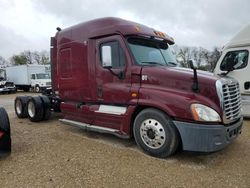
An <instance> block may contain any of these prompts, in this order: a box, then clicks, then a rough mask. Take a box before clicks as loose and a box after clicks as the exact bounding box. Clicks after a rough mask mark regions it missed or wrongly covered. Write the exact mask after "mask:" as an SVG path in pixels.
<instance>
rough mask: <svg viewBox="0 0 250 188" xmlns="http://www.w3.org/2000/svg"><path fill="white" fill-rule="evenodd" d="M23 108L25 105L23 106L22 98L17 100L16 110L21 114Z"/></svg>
mask: <svg viewBox="0 0 250 188" xmlns="http://www.w3.org/2000/svg"><path fill="white" fill-rule="evenodd" d="M22 110H23V107H22V102H21V101H20V100H17V101H16V112H17V113H18V114H21V113H22Z"/></svg>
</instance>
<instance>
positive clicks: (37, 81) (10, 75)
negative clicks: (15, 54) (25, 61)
mask: <svg viewBox="0 0 250 188" xmlns="http://www.w3.org/2000/svg"><path fill="white" fill-rule="evenodd" d="M6 76H7V79H8V80H9V81H11V82H14V84H15V85H16V88H17V89H20V90H24V91H29V90H30V89H32V90H34V91H36V92H40V91H42V90H44V89H46V88H49V87H51V77H50V66H47V65H18V66H12V67H6Z"/></svg>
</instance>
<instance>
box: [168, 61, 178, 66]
mask: <svg viewBox="0 0 250 188" xmlns="http://www.w3.org/2000/svg"><path fill="white" fill-rule="evenodd" d="M168 64H169V65H172V66H177V63H175V62H171V61H169V62H168Z"/></svg>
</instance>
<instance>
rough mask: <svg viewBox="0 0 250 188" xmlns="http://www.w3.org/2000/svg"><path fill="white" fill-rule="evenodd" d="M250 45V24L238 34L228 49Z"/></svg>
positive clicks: (227, 45) (228, 45)
mask: <svg viewBox="0 0 250 188" xmlns="http://www.w3.org/2000/svg"><path fill="white" fill-rule="evenodd" d="M249 45H250V24H248V25H247V26H246V27H244V28H243V29H242V30H241V31H240V32H239V33H237V34H236V35H235V36H234V37H233V38H232V39H231V40H230V41H229V42H228V43H227V44H226V45H225V47H224V48H225V49H227V48H236V47H242V46H249Z"/></svg>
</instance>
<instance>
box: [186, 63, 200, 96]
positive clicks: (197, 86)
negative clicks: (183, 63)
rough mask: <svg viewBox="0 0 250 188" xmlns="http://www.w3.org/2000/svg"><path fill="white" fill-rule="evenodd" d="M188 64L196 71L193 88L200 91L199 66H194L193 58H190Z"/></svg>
mask: <svg viewBox="0 0 250 188" xmlns="http://www.w3.org/2000/svg"><path fill="white" fill-rule="evenodd" d="M188 64H189V66H190V68H191V69H193V71H194V82H193V85H192V90H193V91H194V92H199V84H198V76H197V68H196V67H195V66H194V64H193V61H192V60H188Z"/></svg>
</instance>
